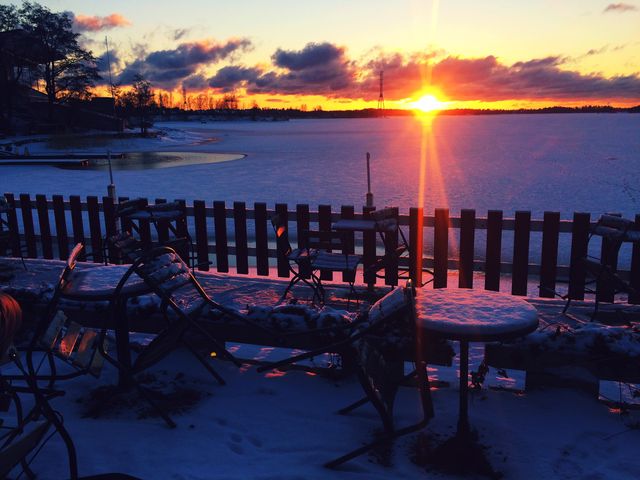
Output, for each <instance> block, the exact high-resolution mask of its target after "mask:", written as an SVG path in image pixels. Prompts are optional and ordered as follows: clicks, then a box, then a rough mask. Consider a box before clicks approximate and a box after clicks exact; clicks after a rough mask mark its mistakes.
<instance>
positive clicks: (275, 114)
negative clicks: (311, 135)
mask: <svg viewBox="0 0 640 480" xmlns="http://www.w3.org/2000/svg"><path fill="white" fill-rule="evenodd" d="M548 113H640V105H637V106H635V107H628V108H619V107H611V106H601V105H587V106H583V107H562V106H557V107H546V108H521V109H518V110H498V109H470V108H460V109H452V110H442V111H440V112H439V114H440V115H517V114H548ZM153 114H154V116H155V117H156V119H158V118H164V119H166V118H167V117H169V118H173V119H176V120H177V119H186V118H192V119H210V120H238V119H243V120H255V121H281V120H289V119H302V118H374V117H380V116H384V117H406V116H411V115H414V114H415V112H414V111H412V110H400V109H385V110H378V109H375V108H365V109H362V110H320V109H315V110H312V111H306V110H299V109H295V108H250V109H229V110H217V109H212V110H183V109H178V108H168V109H167V108H165V109H156V110H155V111H154V112H153Z"/></svg>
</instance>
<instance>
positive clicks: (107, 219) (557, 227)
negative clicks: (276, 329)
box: [0, 193, 640, 303]
mask: <svg viewBox="0 0 640 480" xmlns="http://www.w3.org/2000/svg"><path fill="white" fill-rule="evenodd" d="M5 197H6V198H7V200H8V203H9V205H10V206H12V207H14V208H13V210H11V211H10V212H9V215H8V223H9V229H10V230H12V231H13V233H17V235H12V238H14V239H16V240H14V241H13V242H12V244H11V245H9V248H8V250H7V251H1V250H0V255H12V256H20V255H24V256H25V257H27V258H45V259H53V258H56V259H62V260H64V259H66V258H67V256H68V254H69V251H70V248H71V247H72V246H73V244H75V243H77V242H82V243H84V244H85V245H87V247H88V250H89V251H90V252H91V255H90V256H89V258H88V259H89V260H90V261H94V262H103V261H105V258H104V255H103V242H104V238H106V237H107V236H109V235H113V234H114V233H116V232H117V231H118V230H120V229H122V228H125V229H126V228H127V225H120V224H119V222H118V221H116V217H115V208H116V205H115V204H114V202H113V200H112V199H111V198H109V197H102V198H98V197H97V196H88V197H87V198H86V199H84V200H82V199H81V198H80V197H79V196H76V195H72V196H70V197H68V198H66V199H65V198H63V197H62V196H61V195H53V197H51V198H47V197H46V196H44V195H35V197H34V198H32V197H31V196H30V195H29V194H20V195H17V196H16V195H14V194H11V193H7V194H5ZM125 199H126V198H120V199H119V200H120V201H123V200H125ZM165 202H166V200H165V199H162V198H158V199H154V200H153V201H148V203H149V204H154V203H165ZM180 202H181V203H182V205H183V208H184V210H185V213H186V218H187V222H186V228H187V231H188V234H189V236H190V237H191V238H192V240H193V246H194V253H195V255H196V258H197V263H198V265H199V267H198V268H199V269H201V270H209V269H210V268H211V269H214V270H216V271H218V272H230V271H233V272H234V273H238V274H248V273H249V272H250V270H253V271H255V273H256V274H257V275H262V276H269V275H277V276H279V277H288V276H289V272H288V269H287V267H286V260H285V259H283V258H282V257H279V254H278V252H277V250H276V248H275V233H274V232H273V229H272V228H271V225H270V220H269V219H270V217H271V215H273V214H274V213H276V212H277V213H279V214H283V213H284V214H286V216H287V218H288V219H289V229H290V237H291V239H292V241H293V242H296V243H297V242H298V241H300V242H302V241H303V237H304V236H303V235H300V236H298V235H297V233H298V232H303V231H305V230H308V229H310V228H312V229H317V230H320V231H328V230H330V229H331V224H332V223H333V222H335V221H337V220H339V219H342V218H349V219H352V218H355V219H361V218H366V217H367V215H368V212H369V211H370V210H371V209H367V207H363V208H362V211H361V212H357V211H356V209H355V208H354V207H353V206H342V207H341V208H340V209H339V210H337V211H336V210H334V209H333V208H332V207H331V206H330V205H320V206H319V207H318V209H317V210H313V211H312V210H311V209H310V207H309V205H306V204H299V205H296V206H295V207H293V208H290V207H289V206H288V205H286V204H276V205H274V208H268V206H267V204H266V203H254V204H253V205H251V206H247V205H246V204H245V202H232V203H231V204H227V203H225V202H222V201H213V202H205V201H203V200H195V201H193V203H192V204H187V203H186V202H185V201H180ZM595 220H597V218H592V217H591V215H590V214H589V213H582V212H579V213H575V214H574V215H573V219H572V220H562V219H561V218H560V214H559V213H558V212H545V214H544V216H543V218H542V219H532V218H531V213H530V212H528V211H518V212H516V213H515V216H514V218H505V217H504V215H503V212H502V211H500V210H490V211H488V212H487V214H486V216H485V217H479V216H477V215H476V211H475V210H470V209H465V210H462V211H461V212H460V216H459V217H452V216H450V215H449V210H448V209H435V210H434V214H433V215H425V214H424V212H423V210H422V209H419V208H410V209H409V212H408V214H399V215H398V222H399V225H400V228H402V230H403V233H405V236H406V238H407V239H408V240H409V244H410V249H409V250H410V255H409V257H408V258H404V257H401V258H400V259H399V260H398V261H397V262H396V263H395V264H387V265H386V268H385V278H384V283H385V284H387V285H396V284H397V283H398V271H399V270H404V271H407V272H409V273H410V275H411V278H413V279H414V281H415V282H416V283H418V284H422V283H423V282H424V281H425V280H429V278H428V276H431V275H432V276H433V284H434V287H435V288H442V287H447V286H451V285H448V283H449V282H450V280H451V279H450V278H449V276H448V272H449V271H450V270H457V272H458V285H457V286H458V287H462V288H473V287H476V288H477V287H480V285H478V284H477V283H478V282H479V281H480V280H479V279H478V275H474V272H484V275H483V277H484V278H483V280H484V284H483V285H482V287H483V288H485V289H487V290H496V291H497V290H500V288H501V283H502V287H504V285H505V284H504V282H501V279H503V278H504V275H505V274H507V275H509V276H510V278H511V293H512V294H514V295H526V294H527V287H528V285H529V284H530V283H531V282H537V284H538V285H539V286H540V288H539V294H540V296H541V297H549V298H551V297H554V296H555V294H556V293H555V292H557V291H561V292H563V293H566V292H570V293H571V296H572V298H575V299H583V298H584V287H585V278H586V273H585V271H584V269H583V268H582V267H581V266H580V264H579V262H576V261H575V259H578V258H581V257H583V256H585V254H587V253H590V254H594V255H595V256H599V255H600V250H601V249H602V245H601V244H599V243H598V242H599V239H596V238H594V239H592V240H591V242H588V238H589V228H590V226H591V225H592V224H593V223H594V221H595ZM635 221H636V224H638V225H639V226H640V215H636V218H635ZM182 233H184V234H186V233H187V232H182ZM167 234H168V233H167V231H166V227H165V228H164V229H163V228H162V227H161V228H160V229H159V231H158V232H154V231H152V230H151V229H149V228H148V225H147V228H146V229H143V232H142V235H143V236H146V239H145V238H143V241H145V240H146V241H150V240H151V239H152V238H153V236H155V237H157V238H156V239H157V240H160V241H162V240H164V239H166V237H167ZM18 238H19V239H20V242H18V241H17V239H18ZM354 240H355V241H354V242H353V244H354V245H355V253H357V254H360V255H362V256H363V263H364V266H365V267H367V266H368V265H370V264H372V263H373V262H375V260H376V258H379V257H380V256H381V255H382V254H383V253H384V252H383V250H382V245H381V242H380V241H377V240H376V236H375V233H374V232H365V233H356V234H355V235H354ZM614 262H616V263H614V264H617V266H618V272H619V273H620V275H621V276H623V277H625V278H627V279H629V280H630V281H631V284H632V285H633V286H634V287H635V288H636V290H640V246H639V245H637V244H635V245H625V246H624V247H623V249H622V250H621V252H620V255H619V258H617V259H615V260H614ZM210 264H211V266H210ZM338 277H339V276H337V275H334V276H333V277H332V276H331V273H330V272H323V277H322V278H323V279H330V280H333V281H343V280H344V279H343V278H338ZM481 278H482V277H481ZM365 281H366V282H367V283H371V284H373V283H375V282H376V279H375V278H373V277H372V276H371V275H369V276H368V278H367V275H365ZM559 287H560V288H559ZM638 300H639V299H637V298H630V299H629V301H630V302H632V303H640V302H639V301H638Z"/></svg>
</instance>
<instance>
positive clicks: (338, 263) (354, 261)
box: [312, 251, 362, 271]
mask: <svg viewBox="0 0 640 480" xmlns="http://www.w3.org/2000/svg"><path fill="white" fill-rule="evenodd" d="M360 260H362V257H360V256H358V255H345V254H344V253H331V252H324V251H320V252H318V255H317V256H316V258H314V259H313V261H312V266H313V268H318V269H320V270H323V269H325V270H332V271H352V270H355V269H356V268H357V267H358V264H359V263H360Z"/></svg>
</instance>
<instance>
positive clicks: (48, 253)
mask: <svg viewBox="0 0 640 480" xmlns="http://www.w3.org/2000/svg"><path fill="white" fill-rule="evenodd" d="M36 209H37V210H38V225H39V226H40V244H41V245H42V256H43V257H44V258H46V259H48V260H50V259H52V258H53V244H52V240H53V239H52V238H51V225H50V224H49V208H48V207H47V197H46V196H45V195H40V194H38V195H36Z"/></svg>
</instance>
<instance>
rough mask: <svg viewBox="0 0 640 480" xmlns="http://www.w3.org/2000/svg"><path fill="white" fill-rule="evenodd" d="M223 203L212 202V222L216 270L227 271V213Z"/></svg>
mask: <svg viewBox="0 0 640 480" xmlns="http://www.w3.org/2000/svg"><path fill="white" fill-rule="evenodd" d="M226 208H227V207H226V205H225V203H224V202H221V201H216V202H213V220H214V226H215V229H216V232H215V234H216V270H217V271H218V272H223V273H227V272H228V271H229V246H228V245H227V211H226Z"/></svg>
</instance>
